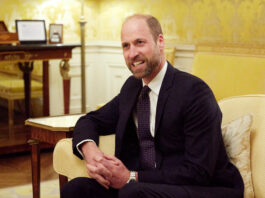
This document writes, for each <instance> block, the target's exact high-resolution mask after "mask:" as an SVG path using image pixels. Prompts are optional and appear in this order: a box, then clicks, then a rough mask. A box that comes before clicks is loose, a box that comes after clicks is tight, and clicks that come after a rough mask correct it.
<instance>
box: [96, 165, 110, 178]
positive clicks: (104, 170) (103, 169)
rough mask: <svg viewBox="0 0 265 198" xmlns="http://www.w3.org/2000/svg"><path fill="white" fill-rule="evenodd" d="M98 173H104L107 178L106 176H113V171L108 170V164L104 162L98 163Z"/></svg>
mask: <svg viewBox="0 0 265 198" xmlns="http://www.w3.org/2000/svg"><path fill="white" fill-rule="evenodd" d="M97 173H98V174H100V175H103V176H104V177H105V178H106V177H109V178H111V177H112V173H111V171H110V170H108V168H107V167H106V166H104V164H101V163H99V164H97Z"/></svg>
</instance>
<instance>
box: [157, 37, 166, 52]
mask: <svg viewBox="0 0 265 198" xmlns="http://www.w3.org/2000/svg"><path fill="white" fill-rule="evenodd" d="M157 45H158V46H159V49H160V50H164V48H165V40H164V36H163V35H162V34H159V35H158V38H157Z"/></svg>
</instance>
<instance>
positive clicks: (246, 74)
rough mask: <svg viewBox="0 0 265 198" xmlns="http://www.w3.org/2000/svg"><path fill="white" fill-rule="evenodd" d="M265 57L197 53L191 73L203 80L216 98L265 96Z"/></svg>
mask: <svg viewBox="0 0 265 198" xmlns="http://www.w3.org/2000/svg"><path fill="white" fill-rule="evenodd" d="M264 65H265V58H264V57H263V58H262V57H244V56H239V55H238V56H234V55H222V54H214V53H210V52H198V53H196V55H195V58H194V63H193V68H192V73H193V74H194V75H195V76H198V77H200V78H201V79H203V80H204V81H205V82H206V83H207V84H208V85H209V86H210V88H211V89H212V90H213V93H214V95H215V97H216V99H217V100H218V101H219V100H220V99H222V98H227V97H231V96H238V95H246V94H265V66H264Z"/></svg>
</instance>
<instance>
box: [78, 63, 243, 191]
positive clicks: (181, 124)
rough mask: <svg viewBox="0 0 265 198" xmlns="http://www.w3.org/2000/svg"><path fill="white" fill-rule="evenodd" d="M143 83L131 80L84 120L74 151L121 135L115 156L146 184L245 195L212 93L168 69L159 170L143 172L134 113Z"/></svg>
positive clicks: (158, 128)
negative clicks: (101, 138) (103, 137)
mask: <svg viewBox="0 0 265 198" xmlns="http://www.w3.org/2000/svg"><path fill="white" fill-rule="evenodd" d="M141 88H142V81H141V80H138V79H136V78H134V77H133V76H131V77H129V78H128V79H127V81H126V82H125V84H124V85H123V87H122V88H121V91H120V93H119V95H117V96H116V97H115V98H114V99H112V100H111V101H110V102H109V103H107V104H106V105H105V106H103V107H102V108H100V109H99V110H97V111H93V112H90V113H88V114H87V115H85V116H83V117H82V118H81V119H80V120H79V121H78V122H77V125H76V127H75V130H74V135H73V150H74V153H75V154H76V155H77V156H79V157H80V158H81V156H80V154H79V153H78V151H77V150H76V145H77V144H78V143H79V142H81V141H82V140H84V139H93V140H94V141H95V142H96V143H98V138H99V135H109V134H116V142H115V155H116V156H117V157H118V158H119V159H120V160H121V161H122V162H123V163H124V164H125V165H126V166H127V168H128V169H129V170H136V171H138V178H139V181H141V182H149V183H161V184H174V185H196V186H222V187H228V188H234V189H237V190H240V191H242V192H243V188H244V187H243V182H242V178H241V176H240V173H239V172H238V170H237V169H236V167H235V166H233V165H232V164H231V163H230V162H229V160H228V157H227V154H226V151H225V148H224V144H223V139H222V134H221V120H222V113H221V111H220V109H219V106H218V104H217V102H216V100H215V97H214V95H213V93H212V91H211V89H210V88H209V87H208V86H207V85H206V84H205V83H204V82H203V81H202V80H201V79H199V78H197V77H195V76H192V75H191V74H188V73H185V72H181V71H179V70H177V69H175V68H173V67H172V66H171V65H170V64H169V65H168V68H167V71H166V74H165V77H164V79H163V82H162V86H161V89H160V93H159V96H158V103H157V113H156V122H155V137H154V141H155V149H156V165H157V166H156V169H155V170H150V171H143V170H140V169H139V160H138V159H139V145H138V138H137V135H136V127H135V124H134V122H133V118H132V112H133V110H134V108H135V105H136V102H137V98H138V95H139V93H140V90H141Z"/></svg>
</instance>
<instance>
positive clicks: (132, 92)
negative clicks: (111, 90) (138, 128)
mask: <svg viewBox="0 0 265 198" xmlns="http://www.w3.org/2000/svg"><path fill="white" fill-rule="evenodd" d="M141 88H142V81H141V80H137V79H134V80H132V82H130V84H129V85H127V87H126V89H125V90H126V91H124V92H121V96H120V99H121V101H120V115H119V116H120V119H119V123H118V127H117V131H116V142H117V143H118V142H119V143H123V141H122V140H123V136H124V134H125V132H126V126H127V123H128V121H129V118H130V116H131V115H132V112H133V108H134V106H135V104H136V101H137V98H138V95H139V92H140V91H141ZM125 143H126V142H125ZM116 146H117V147H116V149H117V150H116V152H117V153H116V154H118V153H119V152H120V149H121V148H122V145H121V144H117V145H116Z"/></svg>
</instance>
